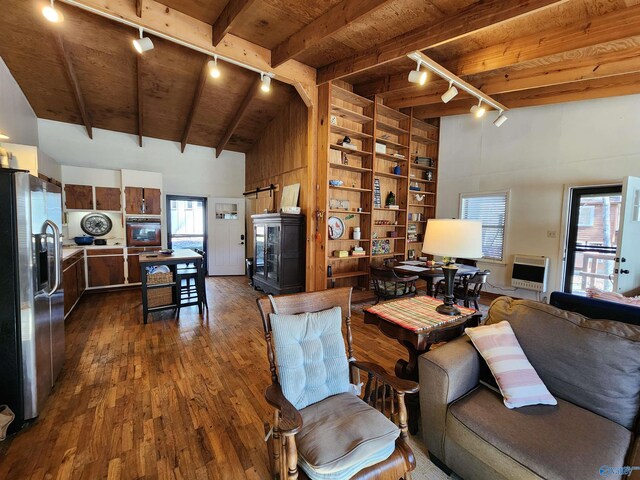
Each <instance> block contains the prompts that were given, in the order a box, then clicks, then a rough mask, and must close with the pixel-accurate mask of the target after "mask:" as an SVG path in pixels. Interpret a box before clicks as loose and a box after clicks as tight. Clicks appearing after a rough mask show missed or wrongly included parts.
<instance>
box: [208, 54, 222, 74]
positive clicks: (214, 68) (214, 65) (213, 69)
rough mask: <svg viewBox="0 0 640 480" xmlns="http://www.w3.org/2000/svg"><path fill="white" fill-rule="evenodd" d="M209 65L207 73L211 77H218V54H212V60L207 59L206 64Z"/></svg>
mask: <svg viewBox="0 0 640 480" xmlns="http://www.w3.org/2000/svg"><path fill="white" fill-rule="evenodd" d="M207 66H208V67H209V75H211V76H212V77H213V78H220V69H219V68H218V56H217V55H214V56H213V60H209V63H208V64H207Z"/></svg>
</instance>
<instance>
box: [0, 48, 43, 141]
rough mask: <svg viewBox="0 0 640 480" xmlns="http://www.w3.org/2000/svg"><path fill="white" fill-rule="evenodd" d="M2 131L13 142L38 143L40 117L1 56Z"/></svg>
mask: <svg viewBox="0 0 640 480" xmlns="http://www.w3.org/2000/svg"><path fill="white" fill-rule="evenodd" d="M0 131H1V132H3V133H5V134H7V135H9V137H10V139H9V141H10V142H11V143H18V144H21V145H32V146H37V145H38V119H37V118H36V114H35V113H33V109H32V108H31V105H29V102H28V101H27V98H26V97H25V96H24V94H23V93H22V90H20V87H19V86H18V83H17V82H16V81H15V79H14V78H13V76H12V75H11V73H10V72H9V69H8V68H7V66H6V65H5V63H4V61H3V60H2V58H1V57H0Z"/></svg>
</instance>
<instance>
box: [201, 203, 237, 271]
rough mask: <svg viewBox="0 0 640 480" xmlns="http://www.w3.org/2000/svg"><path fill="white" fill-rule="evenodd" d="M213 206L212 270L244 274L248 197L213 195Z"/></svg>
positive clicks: (210, 257)
mask: <svg viewBox="0 0 640 480" xmlns="http://www.w3.org/2000/svg"><path fill="white" fill-rule="evenodd" d="M211 202H212V207H211V208H210V209H209V225H210V226H211V229H210V236H209V247H210V249H209V251H210V255H209V273H210V274H211V275H244V272H245V231H244V222H245V218H244V204H245V200H244V198H213V199H212V200H211Z"/></svg>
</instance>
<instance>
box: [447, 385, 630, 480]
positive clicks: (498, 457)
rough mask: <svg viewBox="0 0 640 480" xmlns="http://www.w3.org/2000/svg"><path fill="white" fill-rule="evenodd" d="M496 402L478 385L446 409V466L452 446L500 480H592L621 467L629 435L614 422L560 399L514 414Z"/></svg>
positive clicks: (488, 391)
mask: <svg viewBox="0 0 640 480" xmlns="http://www.w3.org/2000/svg"><path fill="white" fill-rule="evenodd" d="M501 400H502V399H501V398H500V395H499V394H497V393H495V392H493V391H491V390H489V389H487V388H485V387H483V386H480V387H477V388H476V389H475V390H472V391H471V392H470V393H468V394H467V395H465V396H464V397H462V398H461V399H459V400H457V401H456V402H454V403H452V404H451V405H450V406H449V410H448V413H447V439H446V440H445V462H449V460H450V459H449V458H447V447H446V443H447V442H454V443H455V444H457V445H459V446H461V447H463V448H464V449H466V450H467V451H468V452H469V454H470V455H472V456H473V457H475V458H477V459H480V460H481V461H482V462H483V463H485V464H487V465H491V466H492V468H494V469H495V470H496V471H498V472H499V473H500V474H501V475H502V476H504V477H505V478H531V477H532V475H531V472H533V473H534V474H536V475H538V476H540V477H542V478H553V479H567V480H569V479H577V478H579V479H597V478H602V477H601V476H600V473H599V470H600V467H601V466H603V465H608V466H614V467H620V466H623V465H625V454H626V452H627V450H628V449H629V445H630V443H631V440H632V434H631V432H630V431H629V430H627V429H626V428H624V427H622V426H620V425H618V424H617V423H615V422H612V421H611V420H608V419H606V418H604V417H601V416H599V415H596V414H595V413H592V412H590V411H589V410H586V409H584V408H580V407H578V406H576V405H573V404H572V403H569V402H566V401H564V400H558V405H557V406H553V407H549V406H530V407H523V408H520V409H517V410H506V409H505V408H504V407H503V405H502V401H501ZM451 449H452V450H454V449H455V445H453V446H451ZM450 466H451V467H452V468H454V470H455V466H454V465H450ZM458 473H461V474H464V473H463V472H458ZM608 478H609V479H612V478H620V477H619V476H616V475H612V476H610V477H608Z"/></svg>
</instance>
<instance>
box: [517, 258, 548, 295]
mask: <svg viewBox="0 0 640 480" xmlns="http://www.w3.org/2000/svg"><path fill="white" fill-rule="evenodd" d="M548 270H549V257H535V256H532V255H515V256H514V257H513V273H512V274H511V286H512V287H515V288H523V289H525V290H533V291H534V292H546V291H547V271H548Z"/></svg>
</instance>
